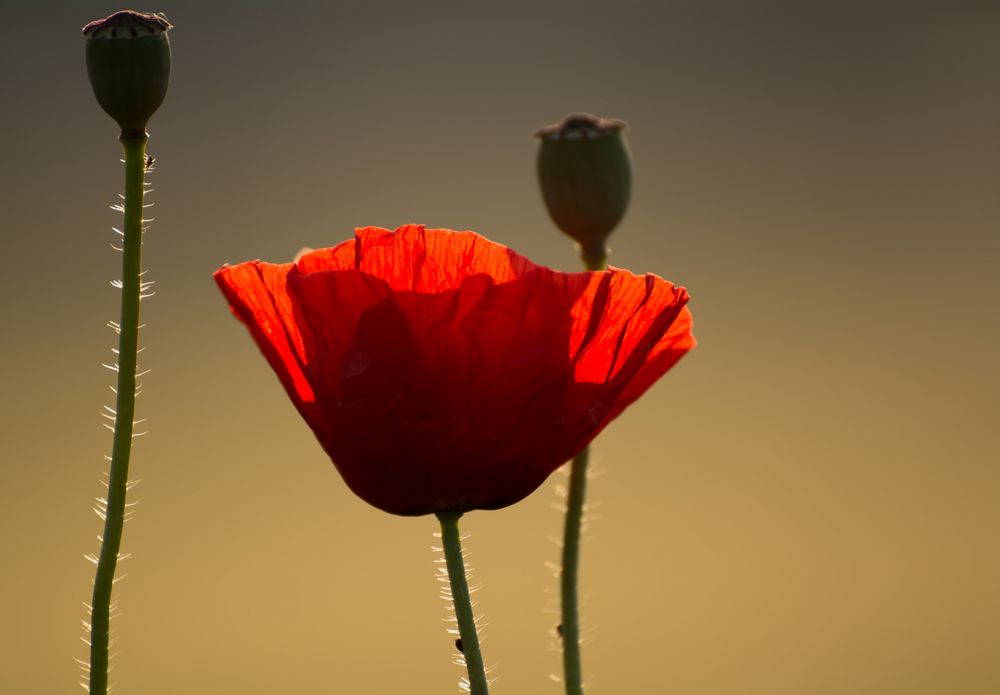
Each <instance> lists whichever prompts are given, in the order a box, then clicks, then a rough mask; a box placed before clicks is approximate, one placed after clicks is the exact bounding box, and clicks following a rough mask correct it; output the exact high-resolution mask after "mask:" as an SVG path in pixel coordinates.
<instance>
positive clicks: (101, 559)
mask: <svg viewBox="0 0 1000 695" xmlns="http://www.w3.org/2000/svg"><path fill="white" fill-rule="evenodd" d="M147 140H148V136H147V135H146V133H145V132H144V131H143V132H141V133H136V132H130V133H126V132H123V133H122V137H121V143H122V149H123V150H124V153H125V204H124V209H125V212H124V224H123V226H122V278H121V292H122V294H121V320H120V321H119V324H118V326H117V328H118V355H117V357H118V361H117V366H116V371H117V372H118V384H117V391H116V394H117V397H116V403H115V426H114V443H113V444H112V450H111V472H110V475H109V478H108V494H107V499H106V500H101V501H100V505H101V506H103V509H102V510H101V511H102V513H103V516H104V532H103V534H101V552H100V555H99V556H98V559H97V574H96V577H95V579H94V594H93V601H92V602H91V626H90V694H91V695H105V694H106V693H107V691H108V635H109V631H110V622H111V615H110V612H111V589H112V585H113V584H114V577H115V569H116V568H117V565H118V559H119V549H120V548H121V540H122V526H123V525H124V523H125V497H126V494H127V488H128V464H129V456H130V454H131V452H132V438H133V429H134V425H135V423H134V419H135V391H136V388H135V384H136V353H137V349H138V339H139V294H140V284H141V280H140V271H141V260H142V222H143V220H142V209H143V208H142V199H143V179H144V176H145V173H144V172H145V166H146V161H145V160H146V142H147Z"/></svg>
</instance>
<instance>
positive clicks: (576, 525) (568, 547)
mask: <svg viewBox="0 0 1000 695" xmlns="http://www.w3.org/2000/svg"><path fill="white" fill-rule="evenodd" d="M582 255H583V262H584V265H585V266H586V267H587V270H603V269H604V268H606V267H607V252H606V251H604V250H603V249H600V250H594V251H591V252H589V253H588V252H587V251H586V250H584V252H583V254H582ZM589 461H590V447H589V446H588V447H587V448H586V449H584V450H583V451H581V452H580V453H579V454H577V455H576V457H575V458H574V459H573V462H572V463H571V464H570V469H569V493H568V495H567V497H566V525H565V527H564V529H563V547H562V572H561V573H560V575H559V585H560V586H559V589H560V595H561V605H562V616H561V617H562V622H561V623H560V625H559V634H560V636H561V637H562V648H563V649H562V652H563V682H564V683H565V685H566V695H583V665H582V660H581V656H580V610H579V584H580V526H581V524H582V523H583V507H584V499H585V497H586V492H587V463H588V462H589Z"/></svg>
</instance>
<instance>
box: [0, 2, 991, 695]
mask: <svg viewBox="0 0 1000 695" xmlns="http://www.w3.org/2000/svg"><path fill="white" fill-rule="evenodd" d="M295 7H296V9H295V10H294V11H293V12H289V13H285V12H283V11H282V10H280V9H279V7H278V4H277V3H250V2H244V3H237V2H213V3H206V2H193V1H191V2H173V1H170V0H163V1H162V2H160V3H159V4H157V5H150V6H140V7H137V9H142V10H162V11H164V12H165V13H166V14H167V16H168V17H169V18H170V20H171V21H172V22H173V23H174V24H175V25H176V29H175V30H174V31H173V32H172V33H171V41H172V44H173V51H174V69H173V79H172V85H171V91H170V94H169V96H168V99H167V102H166V104H165V105H164V107H163V108H162V109H161V111H160V112H159V113H158V114H157V116H156V118H155V119H154V120H153V123H152V124H151V134H152V139H151V142H150V152H151V153H152V154H153V155H155V156H156V158H157V171H156V172H155V173H154V174H153V175H152V177H151V181H152V182H153V184H154V188H155V189H156V192H155V193H154V194H153V196H152V197H151V198H150V200H151V201H155V202H156V207H155V208H154V209H153V211H154V216H155V217H156V218H157V219H156V222H155V223H154V224H153V226H152V229H151V232H150V233H149V235H148V236H147V244H146V261H147V263H146V265H147V266H148V267H149V268H150V277H151V278H152V279H155V280H156V281H157V285H156V288H157V289H158V293H157V295H156V297H155V298H154V299H152V300H151V301H149V302H147V303H145V304H144V310H143V311H144V320H145V322H146V323H147V324H148V326H147V328H146V329H145V330H144V332H143V336H142V342H143V343H144V344H145V345H147V346H148V349H147V350H146V352H144V353H143V355H142V357H143V362H142V363H143V366H144V367H148V368H151V369H152V370H153V371H152V372H151V373H150V374H149V375H148V376H147V377H146V378H145V387H146V390H145V393H144V395H143V396H142V398H141V399H140V401H139V413H140V416H141V417H147V418H149V428H150V430H151V432H150V434H149V435H148V436H147V437H145V438H143V439H141V440H139V443H138V446H137V449H136V452H135V458H134V463H133V469H132V470H133V474H132V477H133V478H136V479H141V480H142V483H141V485H139V487H138V488H136V490H135V491H134V494H133V499H138V500H139V506H138V508H137V515H136V517H135V519H134V521H132V522H131V523H129V524H128V526H127V527H126V533H125V542H124V551H125V552H132V553H134V557H133V558H132V559H130V560H128V561H127V562H125V563H124V565H123V566H122V571H123V572H125V573H126V574H127V578H126V579H125V580H124V581H122V582H121V583H120V584H119V585H118V593H117V595H118V598H119V600H120V602H121V606H122V610H121V616H120V617H119V618H118V619H116V620H115V621H114V623H113V629H114V631H115V633H116V634H117V636H118V637H119V638H120V643H119V645H118V650H119V651H120V652H121V654H120V656H118V657H117V659H116V660H115V662H114V663H115V669H114V672H113V680H114V681H115V682H117V685H118V687H117V692H119V693H142V694H143V695H160V694H162V695H172V694H175V693H181V692H184V693H198V694H200V693H206V694H210V693H211V694H214V693H235V694H253V693H262V694H263V693H305V694H311V693H355V694H368V693H370V694H373V695H375V694H383V693H390V692H406V693H413V694H416V695H422V694H424V693H426V694H431V693H443V692H454V691H455V682H456V680H457V678H458V677H459V675H460V674H461V670H460V669H459V668H458V667H456V666H454V665H452V664H450V663H449V657H448V655H449V653H450V652H451V651H452V644H451V638H449V637H448V636H447V635H446V633H445V626H444V624H443V623H442V619H443V618H444V616H445V610H444V606H443V604H442V602H441V600H440V599H439V598H438V596H437V592H438V589H437V583H436V582H435V580H434V565H433V563H432V560H433V559H434V557H435V554H434V553H433V552H432V551H431V550H430V546H431V544H432V542H433V538H432V533H433V532H434V531H435V530H436V522H435V520H434V519H433V518H416V519H413V518H396V517H392V516H388V515H386V514H383V513H381V512H379V511H377V510H375V509H372V508H369V507H367V506H366V505H365V504H364V503H362V502H361V501H360V500H358V499H356V498H355V497H353V496H352V495H351V494H350V493H349V492H348V491H347V489H346V488H345V486H344V485H343V484H342V482H341V481H340V479H339V477H338V475H337V473H336V471H335V470H334V468H333V466H332V465H330V463H329V462H328V460H327V459H326V458H325V456H324V455H323V453H322V452H321V450H320V448H319V446H318V445H317V444H316V443H315V441H314V440H313V438H312V436H311V434H310V432H309V431H308V429H307V428H306V426H305V425H304V424H303V423H302V422H301V421H300V419H299V417H298V415H297V414H296V413H295V411H294V409H293V408H292V406H291V405H290V403H289V402H288V401H287V399H286V397H285V395H284V393H283V392H282V390H281V388H280V387H279V384H278V381H277V379H276V378H275V377H274V376H273V374H272V373H271V371H270V369H269V368H268V366H267V365H266V363H265V361H264V360H263V359H262V358H261V357H260V356H259V355H258V353H257V350H256V348H255V347H254V346H253V344H252V342H251V341H250V339H249V338H248V336H247V335H246V332H245V330H244V329H243V327H242V326H241V325H239V324H238V323H237V322H236V321H235V320H233V319H232V318H231V317H230V315H229V312H228V310H227V308H226V306H225V304H224V302H223V300H222V298H221V296H220V295H219V294H218V292H217V291H216V289H215V287H214V284H213V282H212V280H211V277H210V274H211V272H212V271H213V270H214V269H215V268H216V267H217V266H219V265H220V264H222V263H224V262H238V261H242V260H247V259H252V258H257V257H260V258H264V259H269V260H275V261H281V260H286V259H289V258H291V257H292V255H293V254H295V252H296V251H297V250H298V249H299V248H300V247H302V246H306V245H309V246H321V245H331V244H334V243H336V242H339V241H342V240H343V239H345V238H347V237H348V236H350V234H351V233H352V230H353V228H354V227H355V226H358V225H367V224H376V225H382V226H386V227H395V226H397V225H399V224H402V223H405V222H411V221H412V222H423V223H426V224H428V225H435V226H448V227H453V228H457V229H463V228H469V229H475V230H477V231H479V232H481V233H483V234H486V235H487V236H489V237H491V238H493V239H495V240H496V241H499V242H503V243H506V244H508V245H510V246H512V247H513V248H515V249H516V250H518V251H520V252H522V253H524V254H526V255H528V256H529V257H531V258H532V259H534V260H536V261H538V262H542V263H546V264H549V265H552V266H555V267H558V268H563V269H570V270H572V269H576V268H577V267H578V261H577V258H576V253H575V251H574V249H573V247H572V244H571V242H569V241H568V240H567V239H565V238H563V237H562V236H561V235H559V234H558V233H557V232H555V231H554V230H553V228H552V227H551V225H550V222H549V220H548V218H547V216H546V213H545V210H544V208H543V205H542V203H541V199H540V195H539V193H538V190H537V185H536V182H535V178H534V169H533V166H534V154H535V147H536V146H535V142H534V141H533V140H532V138H531V137H530V133H531V131H532V130H533V129H535V128H536V127H538V126H541V125H544V124H546V123H551V122H553V121H555V120H558V119H559V118H560V117H562V116H563V115H564V114H565V113H566V112H568V111H574V110H588V111H592V112H595V113H598V114H602V115H607V116H615V117H620V118H623V119H626V120H627V121H628V122H629V123H630V125H631V128H630V130H629V131H628V137H629V141H630V143H631V147H632V151H633V157H634V172H635V190H634V198H633V204H632V206H631V208H630V211H629V214H628V216H627V217H626V219H625V222H624V223H623V225H622V227H621V228H620V229H619V230H618V231H617V233H616V234H615V235H614V237H613V238H612V246H613V249H614V257H613V262H614V263H615V264H616V265H619V266H623V267H626V268H629V269H631V270H633V271H636V272H645V271H652V272H655V273H658V274H660V275H663V276H664V277H667V278H669V279H671V280H674V281H676V282H678V283H679V284H683V285H685V286H687V287H688V288H689V290H690V291H691V294H692V296H693V301H692V305H691V306H692V308H693V311H694V315H695V322H696V332H697V335H698V338H699V340H700V346H699V347H698V349H697V350H696V351H695V352H694V353H692V354H691V355H690V356H689V357H687V358H686V359H685V360H683V361H682V362H681V363H680V365H679V366H678V367H677V368H676V369H675V370H674V371H673V372H671V373H670V374H669V375H667V377H666V378H664V379H663V380H662V381H661V382H660V383H659V384H658V385H657V386H656V387H655V388H654V389H653V390H652V391H651V392H650V393H649V394H648V396H647V397H646V398H644V399H643V400H642V401H640V402H639V403H637V404H636V405H635V406H634V407H633V408H632V409H631V410H630V411H629V412H628V413H626V414H625V415H624V416H623V417H622V418H621V419H620V420H619V421H618V422H616V423H615V424H614V425H613V426H612V427H610V428H609V429H608V430H607V432H606V433H605V434H604V435H603V436H602V437H601V438H600V439H599V441H598V443H597V445H596V450H595V456H596V470H597V472H598V473H602V474H603V475H600V476H599V477H597V478H595V480H594V481H593V484H592V487H591V496H590V501H591V502H592V503H593V504H594V505H596V506H597V510H596V514H595V518H594V520H593V521H594V523H592V524H591V525H590V528H589V529H588V532H587V535H586V539H587V542H586V544H585V546H584V549H583V573H584V586H583V588H584V592H585V594H586V601H585V604H584V606H583V610H584V613H583V615H584V621H585V627H586V628H587V633H588V635H589V637H590V639H589V641H588V642H587V644H586V647H585V662H584V666H585V672H586V675H587V676H588V677H589V680H590V682H591V683H592V688H591V690H590V691H589V692H592V693H594V694H595V695H599V694H601V693H605V694H618V693H638V692H641V693H669V694H670V695H730V694H734V693H735V694H741V695H742V694H758V693H759V694H761V695H804V694H809V695H843V694H845V693H848V694H871V695H876V694H877V695H891V694H900V695H902V694H906V695H918V694H923V693H926V694H928V695H930V694H942V693H948V694H951V693H958V694H966V695H978V694H982V695H985V694H987V693H996V692H1000V660H998V659H997V654H998V645H1000V599H998V589H997V588H998V586H1000V560H998V535H1000V504H998V503H1000V470H998V462H1000V428H998V426H997V424H998V423H997V418H996V406H997V402H998V397H1000V378H998V374H1000V372H998V369H997V356H998V350H997V345H998V342H1000V325H998V309H1000V283H998V274H997V268H998V261H1000V242H998V220H1000V195H998V194H997V185H998V180H1000V145H998V143H1000V89H998V87H1000V7H998V6H997V4H996V3H995V2H994V3H986V2H982V3H975V2H963V1H955V0H949V1H945V0H942V1H940V2H786V3H776V2H754V3H751V2H740V1H738V0H731V1H728V2H693V1H691V2H619V3H610V2H608V3H598V2H575V3H572V4H545V5H544V6H534V5H528V4H523V5H521V4H516V3H514V4H512V3H489V4H487V3H471V2H459V1H457V0H454V1H445V0H438V1H435V2H421V3H411V2H393V3H388V2H360V1H357V2H323V3H319V2H300V3H297V4H296V5H295ZM115 9H118V6H117V5H115V4H112V3H105V2H72V3H70V2H62V3H51V2H33V3H28V2H24V3H13V2H9V0H5V1H4V2H3V3H2V10H3V13H4V19H5V30H4V32H3V38H2V39H0V80H2V82H0V88H2V93H3V95H4V96H3V106H2V108H0V152H2V162H3V163H2V166H0V196H2V197H0V230H2V235H3V245H2V249H3V251H2V257H3V259H4V263H3V268H4V272H3V273H2V274H0V302H2V305H0V309H2V311H3V322H4V327H3V333H2V338H3V339H2V341H0V358H2V359H0V388H2V391H3V394H4V397H3V398H2V399H0V408H2V413H0V415H2V418H0V422H2V425H0V427H2V437H3V443H4V445H3V454H2V473H3V477H2V481H3V482H2V483H0V549H2V550H3V554H4V558H5V561H4V569H3V571H2V572H0V595H2V596H3V597H4V602H5V605H4V606H3V609H2V612H3V616H4V621H3V622H4V625H5V629H3V630H2V632H0V692H3V693H12V694H13V693H62V692H74V691H76V685H75V682H76V680H77V666H76V665H75V664H74V663H73V661H72V659H73V657H81V658H82V657H84V656H85V650H84V648H83V646H82V645H81V644H80V643H79V637H80V634H81V631H80V628H79V621H80V619H81V618H82V617H83V615H84V610H83V606H82V605H81V604H82V602H84V601H86V600H89V596H90V585H91V580H92V576H93V568H92V567H91V565H89V564H88V563H86V562H85V561H84V560H83V559H82V556H83V555H84V554H85V553H88V552H93V551H95V550H96V548H97V545H96V542H95V535H96V534H97V533H98V532H99V522H98V520H97V519H96V518H95V517H94V515H93V514H92V513H91V512H90V510H89V508H90V499H91V498H92V497H93V496H94V495H95V494H97V493H98V492H99V491H100V487H99V483H98V480H99V478H100V476H101V474H102V471H104V470H105V462H104V461H103V460H102V458H101V455H102V454H103V453H105V452H107V451H109V449H110V436H109V433H108V432H107V431H106V430H105V429H104V428H102V427H101V422H102V419H101V417H100V416H99V414H98V411H99V408H100V406H101V405H102V404H104V403H107V402H109V398H110V392H109V391H108V390H107V386H108V384H110V383H111V374H110V373H109V372H108V371H107V370H105V369H103V368H101V366H100V364H101V363H102V362H105V361H107V360H108V359H109V355H110V353H109V351H108V348H109V347H110V346H111V345H112V342H113V335H112V333H111V332H110V331H109V330H108V329H107V328H105V327H104V322H105V321H107V320H109V319H112V318H116V317H117V306H118V305H117V301H118V294H117V292H116V291H115V290H113V289H112V288H111V287H110V286H109V284H108V281H109V280H111V279H112V278H117V277H118V275H119V270H118V268H117V264H118V263H119V262H120V257H119V256H118V254H116V253H114V252H112V251H111V250H110V249H109V248H108V243H109V242H110V241H111V240H112V238H113V235H112V232H111V231H110V227H111V226H112V225H115V224H117V218H116V215H115V214H114V213H113V212H111V211H109V210H108V209H107V204H109V203H112V202H114V201H115V194H116V193H117V192H119V191H120V190H121V189H122V182H121V177H122V168H121V165H120V163H119V161H118V158H119V149H118V144H117V141H116V136H117V132H116V129H115V127H114V125H113V123H112V122H111V121H110V119H108V118H107V117H106V116H105V115H104V114H103V113H102V112H101V111H100V110H99V108H98V106H97V105H96V103H95V102H94V100H93V97H92V95H91V94H90V88H89V86H88V83H87V80H86V76H85V70H84V64H83V52H82V43H81V40H80V38H79V29H80V27H81V26H82V25H83V24H84V23H85V22H87V21H89V20H91V19H95V18H98V17H101V16H104V15H106V14H108V13H109V12H111V11H113V10H115ZM561 480H564V478H563V476H562V475H561V474H556V475H554V476H553V478H552V480H551V481H550V482H549V483H547V484H546V485H544V486H543V487H542V488H541V489H540V490H539V491H538V492H537V493H536V494H534V495H533V496H531V497H530V498H529V499H528V500H526V501H525V502H524V503H522V504H520V505H518V506H516V507H513V508H509V509H506V510H502V511H498V512H479V513H474V514H471V515H469V516H467V517H466V519H465V520H464V528H465V531H466V532H468V533H470V534H471V536H472V537H471V539H470V540H469V542H468V548H469V551H470V553H471V558H472V564H473V565H474V566H475V575H474V580H475V581H476V583H478V584H480V585H481V586H482V590H481V592H480V593H479V594H478V598H479V611H480V613H481V614H482V615H483V616H484V618H485V620H486V621H487V622H488V623H489V625H488V627H487V628H486V630H485V646H484V649H485V655H486V659H487V662H488V663H489V664H490V665H493V666H495V674H496V675H497V676H498V677H499V680H498V682H497V683H496V687H495V692H497V693H523V694H526V695H534V694H535V693H538V694H544V693H553V694H555V693H558V692H559V691H560V689H559V686H558V685H557V684H556V683H553V682H552V681H551V680H550V674H553V673H558V672H559V670H560V665H559V660H558V652H557V651H556V646H557V645H556V641H555V638H554V636H553V632H552V629H553V627H554V625H555V624H556V623H557V622H558V619H557V617H556V616H555V615H554V614H553V613H552V612H551V611H552V610H554V608H555V605H556V604H555V602H554V601H553V598H554V597H553V595H552V594H551V591H552V590H553V589H554V587H555V580H554V579H553V576H552V574H551V571H550V569H548V568H547V567H546V565H545V563H546V562H552V561H555V560H556V559H557V556H558V550H557V548H556V547H555V546H554V545H553V544H552V543H551V542H549V541H548V540H546V537H547V536H550V537H552V536H557V535H558V534H559V529H560V525H561V516H560V514H559V513H558V512H557V511H554V510H553V509H552V505H553V504H554V503H555V502H556V501H557V496H556V493H555V492H554V491H553V488H554V487H555V484H556V483H558V482H559V481H561Z"/></svg>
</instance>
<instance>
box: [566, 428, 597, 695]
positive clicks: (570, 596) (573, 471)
mask: <svg viewBox="0 0 1000 695" xmlns="http://www.w3.org/2000/svg"><path fill="white" fill-rule="evenodd" d="M589 459H590V447H587V448H586V449H584V450H583V451H581V452H580V453H579V454H577V455H576V458H574V459H573V463H571V464H570V471H569V495H568V497H567V499H566V528H565V531H564V533H563V549H562V574H561V575H560V585H561V586H560V589H561V592H562V623H561V624H560V627H559V634H560V635H561V636H562V644H563V681H564V682H565V684H566V695H582V693H583V673H582V665H581V661H580V615H579V611H578V609H577V603H578V599H577V587H578V584H579V573H580V525H581V523H582V521H583V500H584V494H585V493H586V489H587V462H588V460H589Z"/></svg>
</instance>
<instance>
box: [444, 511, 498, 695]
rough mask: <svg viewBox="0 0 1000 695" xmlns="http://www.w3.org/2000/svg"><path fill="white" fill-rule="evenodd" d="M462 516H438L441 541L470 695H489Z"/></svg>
mask: <svg viewBox="0 0 1000 695" xmlns="http://www.w3.org/2000/svg"><path fill="white" fill-rule="evenodd" d="M461 516H462V513H461V512H439V513H438V515H437V517H438V519H439V520H440V521H441V541H442V545H443V546H444V559H445V563H446V564H447V566H448V580H449V581H450V583H451V596H452V600H453V601H454V603H455V618H456V619H457V620H458V635H459V637H460V638H461V639H462V654H463V655H464V656H465V665H466V666H467V667H468V669H469V693H470V695H487V693H488V686H487V683H486V668H485V666H484V665H483V655H482V652H481V651H480V649H479V635H478V634H477V633H476V621H475V618H474V617H473V615H472V598H471V597H470V596H469V583H468V581H467V580H466V578H465V561H464V560H463V558H462V539H461V536H460V535H459V533H458V520H459V518H460V517H461Z"/></svg>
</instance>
